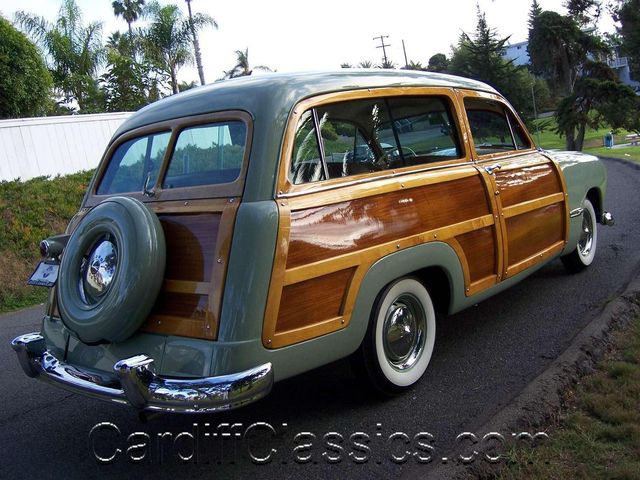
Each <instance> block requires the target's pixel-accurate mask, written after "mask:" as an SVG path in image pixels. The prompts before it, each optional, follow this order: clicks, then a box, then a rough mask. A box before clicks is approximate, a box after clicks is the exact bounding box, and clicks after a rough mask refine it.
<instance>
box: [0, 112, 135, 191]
mask: <svg viewBox="0 0 640 480" xmlns="http://www.w3.org/2000/svg"><path fill="white" fill-rule="evenodd" d="M129 115H131V113H129V112H124V113H98V114H88V115H69V116H61V117H37V118H21V119H15V120H0V181H2V180H16V179H20V180H28V179H30V178H33V177H39V176H42V175H51V176H55V175H66V174H69V173H75V172H79V171H82V170H89V169H91V168H95V167H97V166H98V162H99V161H100V158H101V157H102V154H103V152H104V149H105V147H106V146H107V144H108V143H109V140H110V139H111V136H112V135H113V133H114V132H115V131H116V129H117V128H118V127H119V126H120V124H121V123H122V122H123V121H124V120H126V119H127V118H128V117H129Z"/></svg>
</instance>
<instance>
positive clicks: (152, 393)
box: [11, 333, 273, 413]
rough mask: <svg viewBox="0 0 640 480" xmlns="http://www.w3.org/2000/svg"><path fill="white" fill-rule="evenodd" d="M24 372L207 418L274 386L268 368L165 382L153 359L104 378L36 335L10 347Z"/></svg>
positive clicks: (123, 363)
mask: <svg viewBox="0 0 640 480" xmlns="http://www.w3.org/2000/svg"><path fill="white" fill-rule="evenodd" d="M11 346H12V347H13V349H14V350H15V351H16V353H17V355H18V361H19V362H20V365H21V366H22V369H23V370H24V372H25V373H26V374H27V375H28V376H29V377H32V378H39V379H41V380H43V381H46V382H48V383H52V384H55V385H58V386H60V387H63V388H65V389H67V390H70V391H72V392H77V393H82V394H85V395H89V396H91V397H95V398H99V399H102V400H109V401H113V402H117V403H123V404H127V403H128V404H130V405H131V406H132V407H134V408H137V409H140V410H151V411H161V412H176V413H206V412H215V411H220V410H230V409H233V408H238V407H241V406H243V405H246V404H248V403H251V402H255V401H256V400H258V399H260V398H262V397H264V396H266V395H267V394H268V393H269V392H270V391H271V387H272V386H273V368H272V366H271V363H265V364H264V365H261V366H259V367H255V368H251V369H249V370H245V371H243V372H239V373H233V374H229V375H221V376H218V377H205V378H189V379H168V378H163V377H161V376H158V375H156V374H155V373H154V371H153V358H150V357H148V356H146V355H136V356H134V357H131V358H127V359H124V360H120V361H119V362H117V363H116V364H115V365H114V366H113V369H114V371H115V374H116V376H117V380H116V379H114V378H106V377H102V376H100V375H97V374H94V373H90V372H85V371H83V370H81V369H79V368H78V367H74V366H73V365H69V364H67V363H64V362H62V361H60V360H58V359H57V358H56V357H55V356H54V355H52V354H51V353H50V352H49V351H47V349H46V344H45V340H44V337H43V336H42V335H40V334H39V333H28V334H26V335H21V336H19V337H17V338H15V339H13V341H12V342H11Z"/></svg>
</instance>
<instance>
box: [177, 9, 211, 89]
mask: <svg viewBox="0 0 640 480" xmlns="http://www.w3.org/2000/svg"><path fill="white" fill-rule="evenodd" d="M185 2H187V8H188V10H189V29H190V30H191V36H192V37H193V38H192V41H193V52H194V53H195V55H196V66H197V67H198V76H199V77H200V85H204V84H205V81H204V70H203V69H202V57H201V55H200V42H198V32H197V31H196V27H195V26H196V24H198V22H200V23H201V24H202V25H207V24H208V25H211V26H212V27H214V28H216V29H217V28H218V24H217V23H216V21H215V20H214V19H213V18H211V17H209V16H208V15H203V14H202V13H196V14H195V16H194V15H193V14H192V13H191V0H185ZM200 17H208V18H205V19H203V20H198V19H199V18H200Z"/></svg>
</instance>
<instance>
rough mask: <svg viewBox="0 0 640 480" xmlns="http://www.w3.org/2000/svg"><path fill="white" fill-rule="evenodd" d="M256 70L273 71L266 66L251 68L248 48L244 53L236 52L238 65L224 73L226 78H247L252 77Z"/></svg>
mask: <svg viewBox="0 0 640 480" xmlns="http://www.w3.org/2000/svg"><path fill="white" fill-rule="evenodd" d="M254 70H263V71H265V72H272V71H273V70H271V69H270V68H269V67H265V66H264V65H258V66H256V67H251V64H250V63H249V49H248V48H245V50H244V52H243V51H242V50H236V64H235V65H234V66H233V68H232V69H231V70H229V71H225V72H224V78H237V77H245V76H248V75H251V74H252V73H253V71H254Z"/></svg>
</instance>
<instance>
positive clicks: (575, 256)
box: [562, 199, 598, 273]
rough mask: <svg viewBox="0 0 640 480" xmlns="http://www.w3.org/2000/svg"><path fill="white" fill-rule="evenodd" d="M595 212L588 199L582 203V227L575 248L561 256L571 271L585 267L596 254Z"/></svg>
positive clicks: (596, 226) (578, 270) (596, 230)
mask: <svg viewBox="0 0 640 480" xmlns="http://www.w3.org/2000/svg"><path fill="white" fill-rule="evenodd" d="M596 218H597V217H596V212H595V209H594V208H593V205H592V204H591V202H590V201H589V199H585V201H584V203H583V205H582V227H581V231H580V240H578V245H577V246H576V248H575V250H573V251H572V252H571V253H570V254H568V255H565V256H564V257H562V263H563V264H564V266H565V268H566V269H567V270H568V271H569V272H571V273H577V272H580V271H582V270H584V269H585V268H587V267H588V266H589V265H591V263H592V262H593V259H594V258H595V256H596V247H597V245H598V222H597V220H596Z"/></svg>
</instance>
